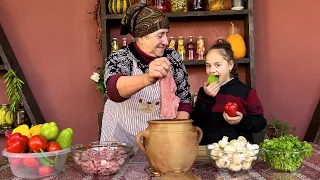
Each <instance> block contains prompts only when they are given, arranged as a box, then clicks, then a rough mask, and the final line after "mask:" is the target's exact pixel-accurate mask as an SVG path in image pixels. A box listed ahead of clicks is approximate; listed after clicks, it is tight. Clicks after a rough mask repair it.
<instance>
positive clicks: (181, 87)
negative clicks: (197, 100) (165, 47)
mask: <svg viewBox="0 0 320 180" xmlns="http://www.w3.org/2000/svg"><path fill="white" fill-rule="evenodd" d="M170 55H171V56H172V57H171V58H172V59H173V61H171V63H172V66H173V69H174V73H173V78H174V80H175V83H176V86H177V91H176V95H177V96H178V97H179V98H180V104H179V108H178V111H186V112H188V113H190V112H191V110H192V107H191V93H190V84H189V82H188V72H187V70H186V67H185V66H184V64H183V61H182V60H181V57H180V55H179V54H178V52H177V51H172V52H171V54H170Z"/></svg>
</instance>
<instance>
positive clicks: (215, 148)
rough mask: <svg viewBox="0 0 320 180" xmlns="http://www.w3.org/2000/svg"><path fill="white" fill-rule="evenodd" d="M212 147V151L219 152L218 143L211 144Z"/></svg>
mask: <svg viewBox="0 0 320 180" xmlns="http://www.w3.org/2000/svg"><path fill="white" fill-rule="evenodd" d="M212 146H213V149H214V150H220V146H219V144H218V143H213V144H212Z"/></svg>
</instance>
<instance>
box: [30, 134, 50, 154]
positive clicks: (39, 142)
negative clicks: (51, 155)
mask: <svg viewBox="0 0 320 180" xmlns="http://www.w3.org/2000/svg"><path fill="white" fill-rule="evenodd" d="M28 145H29V149H30V150H31V151H36V152H40V148H41V149H42V150H43V151H45V150H46V149H47V140H46V139H45V138H44V137H42V136H40V135H35V136H32V137H31V138H30V139H29V141H28Z"/></svg>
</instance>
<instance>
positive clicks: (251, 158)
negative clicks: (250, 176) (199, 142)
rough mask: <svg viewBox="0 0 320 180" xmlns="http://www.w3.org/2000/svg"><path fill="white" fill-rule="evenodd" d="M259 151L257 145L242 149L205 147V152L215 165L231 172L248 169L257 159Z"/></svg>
mask: <svg viewBox="0 0 320 180" xmlns="http://www.w3.org/2000/svg"><path fill="white" fill-rule="evenodd" d="M259 152H260V151H259V147H257V148H253V149H242V150H234V149H228V148H219V147H216V148H215V149H211V148H208V146H207V147H206V153H207V155H208V156H209V158H210V160H211V163H212V164H213V165H214V166H215V167H217V168H218V169H222V170H224V171H232V172H237V171H246V170H250V169H251V168H252V166H253V165H254V164H255V162H256V160H257V159H258V157H259Z"/></svg>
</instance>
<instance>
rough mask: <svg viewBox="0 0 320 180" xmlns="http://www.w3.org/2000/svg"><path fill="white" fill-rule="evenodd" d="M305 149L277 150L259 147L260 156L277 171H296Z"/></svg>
mask: <svg viewBox="0 0 320 180" xmlns="http://www.w3.org/2000/svg"><path fill="white" fill-rule="evenodd" d="M305 153H306V151H305V150H303V151H295V152H279V151H275V150H268V149H263V148H262V149H261V157H262V159H263V160H264V161H265V162H267V163H268V164H269V165H270V166H271V167H272V168H273V169H276V170H279V171H297V170H299V169H300V167H301V165H302V162H303V160H304V158H305Z"/></svg>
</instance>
